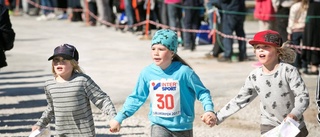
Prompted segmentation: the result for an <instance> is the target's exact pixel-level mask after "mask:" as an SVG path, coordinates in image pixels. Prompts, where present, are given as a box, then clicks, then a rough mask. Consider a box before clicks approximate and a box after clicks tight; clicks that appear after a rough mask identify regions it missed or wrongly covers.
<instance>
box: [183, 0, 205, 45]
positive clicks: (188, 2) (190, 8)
mask: <svg viewBox="0 0 320 137" xmlns="http://www.w3.org/2000/svg"><path fill="white" fill-rule="evenodd" d="M182 6H184V7H185V8H184V9H182V10H183V11H184V16H183V28H184V29H195V30H198V29H199V27H200V23H201V22H200V11H199V9H194V7H199V6H203V4H201V3H200V1H199V0H184V1H183V3H182ZM183 46H184V48H183V49H184V50H191V51H194V50H195V49H196V33H194V32H188V31H185V32H183Z"/></svg>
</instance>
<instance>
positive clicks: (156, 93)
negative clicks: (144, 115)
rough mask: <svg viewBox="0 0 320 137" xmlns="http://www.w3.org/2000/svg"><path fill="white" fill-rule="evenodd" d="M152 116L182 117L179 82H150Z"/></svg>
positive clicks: (163, 80)
mask: <svg viewBox="0 0 320 137" xmlns="http://www.w3.org/2000/svg"><path fill="white" fill-rule="evenodd" d="M149 91H150V95H151V103H152V115H154V116H159V117H175V116H178V115H180V113H181V112H180V87H179V81H177V80H172V79H168V80H166V79H162V80H152V81H150V88H149Z"/></svg>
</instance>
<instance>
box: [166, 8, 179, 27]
mask: <svg viewBox="0 0 320 137" xmlns="http://www.w3.org/2000/svg"><path fill="white" fill-rule="evenodd" d="M176 4H179V5H181V4H180V3H176ZM176 4H167V10H168V19H169V26H170V27H174V28H178V27H179V28H181V17H182V9H181V8H180V7H177V6H176Z"/></svg>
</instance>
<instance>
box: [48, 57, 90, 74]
mask: <svg viewBox="0 0 320 137" xmlns="http://www.w3.org/2000/svg"><path fill="white" fill-rule="evenodd" d="M69 61H70V63H71V65H72V67H73V72H77V73H84V72H83V71H82V70H81V68H80V66H79V64H78V61H76V60H74V59H72V60H69ZM51 70H52V73H53V75H54V77H57V73H56V72H55V71H54V67H53V64H52V68H51Z"/></svg>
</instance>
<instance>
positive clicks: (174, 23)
mask: <svg viewBox="0 0 320 137" xmlns="http://www.w3.org/2000/svg"><path fill="white" fill-rule="evenodd" d="M164 3H165V4H166V6H167V15H168V20H169V26H170V28H171V29H172V30H175V31H176V32H177V35H178V42H179V43H181V42H182V37H181V36H182V35H181V34H182V32H181V28H182V9H181V7H179V6H181V4H182V0H164Z"/></svg>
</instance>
